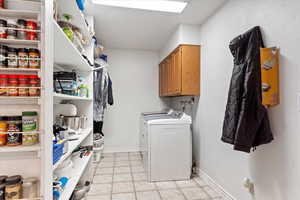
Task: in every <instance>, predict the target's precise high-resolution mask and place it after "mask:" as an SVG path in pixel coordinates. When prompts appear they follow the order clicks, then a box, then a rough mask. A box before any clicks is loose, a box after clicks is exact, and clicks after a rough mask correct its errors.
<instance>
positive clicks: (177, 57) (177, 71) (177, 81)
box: [172, 48, 182, 95]
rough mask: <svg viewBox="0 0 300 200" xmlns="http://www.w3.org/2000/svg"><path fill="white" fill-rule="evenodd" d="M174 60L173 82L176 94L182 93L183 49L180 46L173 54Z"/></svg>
mask: <svg viewBox="0 0 300 200" xmlns="http://www.w3.org/2000/svg"><path fill="white" fill-rule="evenodd" d="M172 60H173V73H174V74H173V76H174V80H173V84H174V94H175V95H177V94H180V93H181V79H182V78H181V68H182V67H181V66H182V65H181V49H180V48H178V49H177V50H176V51H175V52H174V53H173V54H172Z"/></svg>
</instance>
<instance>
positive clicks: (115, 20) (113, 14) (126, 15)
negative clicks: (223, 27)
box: [85, 0, 226, 50]
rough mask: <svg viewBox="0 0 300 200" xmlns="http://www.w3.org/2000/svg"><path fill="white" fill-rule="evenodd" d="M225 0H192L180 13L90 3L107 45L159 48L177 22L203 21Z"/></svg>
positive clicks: (98, 31) (100, 36)
mask: <svg viewBox="0 0 300 200" xmlns="http://www.w3.org/2000/svg"><path fill="white" fill-rule="evenodd" d="M225 1H226V0H189V4H188V5H187V7H186V8H185V10H184V11H183V13H181V14H174V13H163V12H154V11H145V10H136V9H130V8H118V7H109V6H102V5H96V4H92V3H91V2H88V3H87V6H86V11H85V12H86V14H88V15H93V16H94V18H95V31H96V37H97V39H98V40H99V41H100V42H101V44H103V46H104V47H105V48H121V49H123V48H126V49H143V50H160V49H161V48H162V47H163V45H164V44H165V42H166V41H167V40H168V38H169V37H170V35H171V34H172V33H173V32H174V31H175V30H176V28H177V26H178V25H179V24H181V23H183V24H195V25H196V24H201V23H203V22H204V21H205V20H206V19H207V18H208V17H209V16H210V15H211V14H213V13H214V12H215V11H216V9H217V8H219V7H220V6H221V5H222V4H223V3H224V2H225Z"/></svg>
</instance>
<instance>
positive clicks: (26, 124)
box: [22, 112, 39, 145]
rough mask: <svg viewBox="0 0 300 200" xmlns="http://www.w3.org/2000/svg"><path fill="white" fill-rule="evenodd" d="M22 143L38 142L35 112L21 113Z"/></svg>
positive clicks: (32, 143)
mask: <svg viewBox="0 0 300 200" xmlns="http://www.w3.org/2000/svg"><path fill="white" fill-rule="evenodd" d="M22 130H23V137H22V144H23V145H34V144H37V143H38V140H39V138H38V133H37V130H38V114H37V112H23V113H22Z"/></svg>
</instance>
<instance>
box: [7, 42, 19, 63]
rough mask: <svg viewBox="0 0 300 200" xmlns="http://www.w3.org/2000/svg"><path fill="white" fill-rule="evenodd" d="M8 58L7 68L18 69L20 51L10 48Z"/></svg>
mask: <svg viewBox="0 0 300 200" xmlns="http://www.w3.org/2000/svg"><path fill="white" fill-rule="evenodd" d="M7 57H8V63H7V66H8V67H9V68H18V49H16V48H13V47H8V51H7Z"/></svg>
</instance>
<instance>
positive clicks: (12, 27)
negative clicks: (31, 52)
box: [7, 19, 18, 39]
mask: <svg viewBox="0 0 300 200" xmlns="http://www.w3.org/2000/svg"><path fill="white" fill-rule="evenodd" d="M17 28H18V26H17V23H16V21H15V20H13V19H9V20H7V39H17V34H18V31H17Z"/></svg>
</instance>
